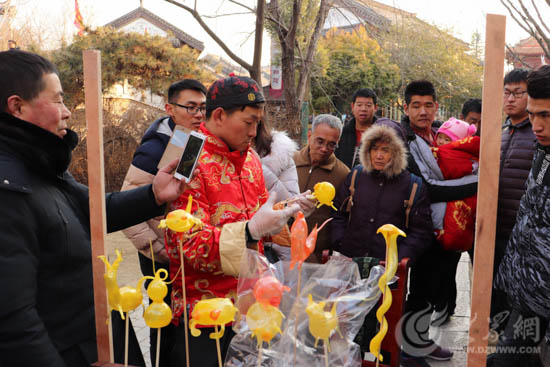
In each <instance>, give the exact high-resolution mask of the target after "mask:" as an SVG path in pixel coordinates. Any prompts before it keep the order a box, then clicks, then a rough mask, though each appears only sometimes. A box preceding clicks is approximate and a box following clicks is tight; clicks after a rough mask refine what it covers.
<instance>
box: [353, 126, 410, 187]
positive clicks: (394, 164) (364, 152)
mask: <svg viewBox="0 0 550 367" xmlns="http://www.w3.org/2000/svg"><path fill="white" fill-rule="evenodd" d="M378 140H382V141H384V142H387V143H389V145H390V149H391V155H392V160H391V161H390V162H389V163H388V164H387V165H386V167H385V168H384V169H383V170H382V171H381V173H382V174H383V175H384V176H386V177H387V178H393V177H395V176H397V175H399V174H400V173H401V172H403V171H404V170H406V169H407V148H406V147H405V143H404V142H403V140H402V139H401V138H399V137H398V135H397V133H396V131H395V129H393V128H392V127H389V126H386V125H377V124H374V125H373V126H371V127H370V128H369V129H368V130H367V131H365V132H364V133H363V136H362V137H361V151H360V160H361V164H362V165H363V167H365V170H366V171H367V172H368V173H370V172H372V171H373V170H374V167H373V166H372V163H371V158H370V150H371V148H372V146H373V145H374V143H375V142H376V141H378Z"/></svg>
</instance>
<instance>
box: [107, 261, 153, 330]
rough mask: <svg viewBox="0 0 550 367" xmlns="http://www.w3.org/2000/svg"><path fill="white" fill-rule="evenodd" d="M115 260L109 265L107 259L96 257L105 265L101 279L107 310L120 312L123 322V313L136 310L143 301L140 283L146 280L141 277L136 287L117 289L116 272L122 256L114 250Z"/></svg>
mask: <svg viewBox="0 0 550 367" xmlns="http://www.w3.org/2000/svg"><path fill="white" fill-rule="evenodd" d="M116 256H117V257H116V259H115V261H113V263H112V264H110V263H109V261H108V260H107V258H106V257H105V256H103V255H101V256H98V258H99V259H101V261H103V263H104V264H105V268H106V271H105V274H103V278H104V279H105V286H106V287H107V300H108V302H109V308H110V310H109V311H111V310H116V311H118V312H120V316H121V317H122V319H123V320H125V316H124V312H128V311H132V310H135V309H136V308H138V306H139V305H141V302H142V301H143V296H142V294H141V283H143V281H144V280H145V279H146V278H145V277H142V278H141V279H140V280H139V282H138V284H137V286H136V287H130V286H124V287H122V288H119V287H118V283H117V271H118V267H119V265H120V262H121V261H122V254H121V253H120V251H119V250H116Z"/></svg>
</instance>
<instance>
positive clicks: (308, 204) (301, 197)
mask: <svg viewBox="0 0 550 367" xmlns="http://www.w3.org/2000/svg"><path fill="white" fill-rule="evenodd" d="M290 200H296V201H295V203H296V204H298V205H299V206H300V210H301V211H302V212H304V217H306V218H307V217H309V216H310V215H311V213H313V211H314V210H315V207H316V206H317V199H315V196H313V195H311V190H307V191H305V192H302V193H301V194H298V195H296V196H294V197H293V198H291V199H290Z"/></svg>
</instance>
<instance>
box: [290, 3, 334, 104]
mask: <svg viewBox="0 0 550 367" xmlns="http://www.w3.org/2000/svg"><path fill="white" fill-rule="evenodd" d="M330 7H331V3H329V0H321V4H320V5H319V12H318V14H317V19H316V23H315V29H314V31H313V35H312V37H311V40H310V41H309V45H308V50H307V54H306V60H305V62H304V63H303V66H302V70H301V73H300V78H299V79H298V88H299V89H298V91H297V92H298V93H297V95H298V100H300V101H301V100H303V98H304V94H305V91H306V81H307V78H309V72H310V69H311V64H312V62H313V55H314V54H315V50H316V49H317V42H318V41H319V37H320V36H321V30H322V28H323V25H324V24H325V20H326V19H327V15H328V11H329V9H330Z"/></svg>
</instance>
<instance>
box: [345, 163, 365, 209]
mask: <svg viewBox="0 0 550 367" xmlns="http://www.w3.org/2000/svg"><path fill="white" fill-rule="evenodd" d="M362 170H363V166H362V165H357V166H355V167H354V168H353V173H352V174H351V182H350V185H349V197H348V201H347V203H346V211H347V212H348V213H350V215H351V207H352V206H353V195H354V194H355V179H356V178H357V173H361V171H362Z"/></svg>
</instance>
